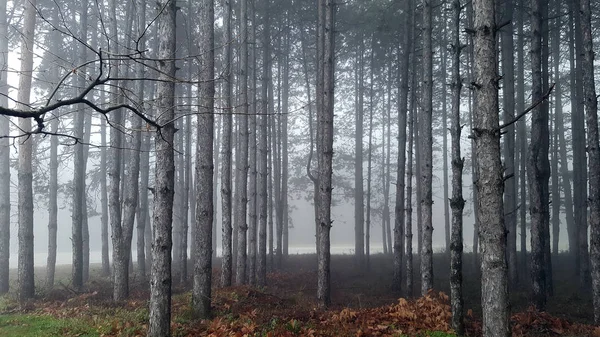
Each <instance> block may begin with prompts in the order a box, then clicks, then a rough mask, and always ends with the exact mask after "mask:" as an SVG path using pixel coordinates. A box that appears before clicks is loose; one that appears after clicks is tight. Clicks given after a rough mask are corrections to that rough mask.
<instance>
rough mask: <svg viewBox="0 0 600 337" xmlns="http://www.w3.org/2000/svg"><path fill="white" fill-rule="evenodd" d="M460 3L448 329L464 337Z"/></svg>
mask: <svg viewBox="0 0 600 337" xmlns="http://www.w3.org/2000/svg"><path fill="white" fill-rule="evenodd" d="M460 9H461V7H460V0H454V1H452V24H451V25H452V38H453V42H452V45H451V47H452V51H453V56H452V77H453V82H452V85H451V89H452V115H451V117H450V118H451V120H452V122H451V129H450V133H451V136H452V199H450V207H451V208H452V235H451V241H450V300H451V305H452V329H454V331H455V332H456V334H458V335H459V336H462V335H464V334H465V326H464V312H463V310H464V309H463V291H462V279H463V272H462V254H463V209H464V207H465V199H463V193H462V185H463V181H462V174H463V167H464V163H465V160H464V159H463V158H462V157H461V153H460V134H461V129H462V126H461V123H460V91H461V89H462V79H461V77H460V52H461V49H462V45H461V43H460Z"/></svg>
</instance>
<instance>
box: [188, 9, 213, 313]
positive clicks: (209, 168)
mask: <svg viewBox="0 0 600 337" xmlns="http://www.w3.org/2000/svg"><path fill="white" fill-rule="evenodd" d="M199 13H200V15H201V18H200V23H201V26H200V39H199V49H200V50H203V51H204V52H203V53H202V54H201V56H200V64H199V66H200V78H199V84H198V85H199V97H200V102H199V111H198V112H199V114H198V130H197V133H196V136H197V140H198V141H197V146H196V179H195V182H196V195H197V200H196V219H195V226H196V228H197V229H196V231H195V232H194V234H195V236H194V238H193V242H194V246H193V250H194V251H195V253H194V254H192V256H193V257H194V259H193V260H194V288H193V290H192V303H193V306H194V311H195V313H196V315H197V316H198V317H201V318H208V317H210V312H211V310H210V303H211V280H212V249H213V247H212V225H213V210H214V206H213V186H212V180H213V171H214V163H213V136H214V105H215V82H214V81H213V78H214V77H215V51H214V50H215V48H214V44H215V30H214V27H215V24H214V23H215V8H214V1H213V0H204V1H202V2H201V3H200V8H199Z"/></svg>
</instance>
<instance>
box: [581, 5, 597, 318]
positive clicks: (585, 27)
mask: <svg viewBox="0 0 600 337" xmlns="http://www.w3.org/2000/svg"><path fill="white" fill-rule="evenodd" d="M580 11H581V33H582V43H583V54H584V55H583V57H582V59H583V64H582V70H583V99H584V106H585V121H586V126H587V149H588V153H589V158H590V159H589V193H590V194H589V201H588V203H589V207H590V216H589V217H588V221H589V223H590V229H591V233H590V260H591V278H592V294H593V302H594V323H595V324H596V325H598V324H600V144H599V142H600V141H599V139H598V96H596V84H595V80H594V48H593V36H592V10H591V6H590V0H580Z"/></svg>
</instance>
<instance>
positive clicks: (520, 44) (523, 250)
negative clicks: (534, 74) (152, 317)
mask: <svg viewBox="0 0 600 337" xmlns="http://www.w3.org/2000/svg"><path fill="white" fill-rule="evenodd" d="M517 1H518V4H519V5H521V6H522V5H523V0H517ZM523 16H524V14H523V11H517V15H516V17H517V22H518V24H517V27H518V28H517V37H518V38H517V48H516V49H517V88H516V89H517V92H516V97H517V102H516V109H517V111H523V110H525V55H524V54H525V52H524V49H525V47H524V46H525V43H524V40H525V38H524V36H525V34H524V32H523V26H524V24H525V22H524V21H525V20H524V17H523ZM518 127H519V130H518V138H519V153H520V163H519V166H520V170H519V184H520V186H519V190H520V194H519V198H520V201H519V204H520V205H519V223H520V228H519V230H520V236H521V242H520V245H519V246H520V261H519V272H520V273H523V274H526V273H527V180H526V172H527V170H526V166H527V120H526V119H522V120H520V121H519V122H518Z"/></svg>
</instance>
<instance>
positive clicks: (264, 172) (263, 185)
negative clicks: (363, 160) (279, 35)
mask: <svg viewBox="0 0 600 337" xmlns="http://www.w3.org/2000/svg"><path fill="white" fill-rule="evenodd" d="M269 7H270V1H269V0H266V1H264V18H265V20H264V27H263V41H262V42H263V46H262V60H263V61H262V63H263V64H262V66H263V67H262V74H261V77H262V81H261V83H262V84H261V85H262V87H261V99H260V102H261V107H260V113H261V115H262V116H259V117H258V118H259V119H258V122H259V125H258V131H259V139H258V151H259V152H258V154H259V158H258V162H259V163H260V164H259V166H258V182H257V185H258V242H259V244H258V264H257V270H256V283H257V285H258V286H259V287H264V286H265V285H266V283H267V220H268V219H267V217H268V195H267V187H268V186H267V185H268V181H269V171H268V164H269V163H268V162H269V156H268V147H269V142H268V139H267V135H268V133H269V131H268V121H269V117H268V108H269V106H268V102H269V100H268V85H269V71H268V69H269V67H270V66H271V62H270V60H271V51H270V48H269V47H270V34H271V33H270V28H271V27H270V25H271V23H270V17H269ZM271 242H272V241H271Z"/></svg>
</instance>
